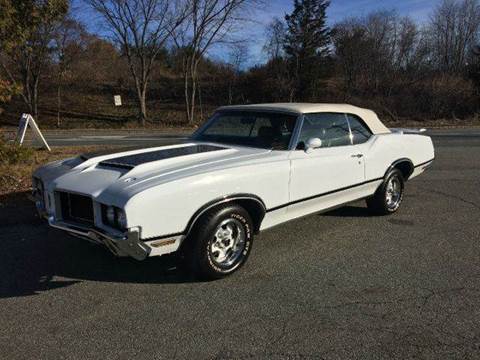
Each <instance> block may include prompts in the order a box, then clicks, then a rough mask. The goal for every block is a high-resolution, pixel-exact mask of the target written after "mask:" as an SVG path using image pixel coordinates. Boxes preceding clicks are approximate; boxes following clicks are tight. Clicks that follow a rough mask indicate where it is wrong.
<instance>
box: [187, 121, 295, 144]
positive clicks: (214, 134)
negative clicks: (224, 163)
mask: <svg viewBox="0 0 480 360" xmlns="http://www.w3.org/2000/svg"><path fill="white" fill-rule="evenodd" d="M296 121H297V116H296V115H290V114H285V113H277V112H258V111H221V112H218V113H216V114H215V115H214V116H213V118H212V119H211V120H210V121H209V122H208V123H207V125H206V126H205V127H203V128H202V129H200V130H199V132H197V134H195V135H194V137H193V138H194V140H197V141H209V142H216V143H221V144H229V145H240V146H250V147H257V148H263V149H273V150H287V149H288V145H289V144H290V139H291V137H292V134H293V129H294V128H295V123H296Z"/></svg>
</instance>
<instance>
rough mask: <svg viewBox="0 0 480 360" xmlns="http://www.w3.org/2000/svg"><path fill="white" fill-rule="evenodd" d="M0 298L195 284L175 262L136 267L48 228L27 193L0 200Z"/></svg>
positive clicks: (163, 260)
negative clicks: (94, 285) (95, 287)
mask: <svg viewBox="0 0 480 360" xmlns="http://www.w3.org/2000/svg"><path fill="white" fill-rule="evenodd" d="M0 219H2V220H1V221H0V298H8V297H17V296H28V295H35V294H38V293H39V292H42V291H48V290H52V289H58V288H62V287H68V286H70V285H73V284H76V283H78V282H81V281H82V280H94V281H106V282H128V283H156V284H158V283H186V282H197V281H198V280H196V279H194V278H193V277H192V276H190V275H189V274H188V273H187V272H185V271H184V270H183V268H182V266H180V264H181V262H180V261H179V259H178V258H177V257H176V256H173V255H171V256H162V257H155V258H149V259H146V260H145V261H136V260H134V259H130V258H117V257H115V256H113V255H112V254H111V253H110V252H108V250H106V249H105V248H103V247H102V246H98V245H95V244H91V243H89V242H88V241H85V240H82V239H77V238H74V237H71V236H70V235H68V234H65V233H63V232H62V231H59V230H55V229H51V228H49V226H48V225H47V224H46V222H45V220H43V219H41V218H39V217H38V215H37V214H36V210H35V207H34V205H33V203H31V202H30V201H29V200H28V199H27V193H14V194H9V195H6V196H0Z"/></svg>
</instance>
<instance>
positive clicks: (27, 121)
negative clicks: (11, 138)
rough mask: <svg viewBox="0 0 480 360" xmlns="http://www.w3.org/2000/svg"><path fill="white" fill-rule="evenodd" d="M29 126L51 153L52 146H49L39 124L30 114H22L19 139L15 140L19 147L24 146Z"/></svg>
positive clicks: (18, 132)
mask: <svg viewBox="0 0 480 360" xmlns="http://www.w3.org/2000/svg"><path fill="white" fill-rule="evenodd" d="M28 125H30V127H31V128H32V130H33V133H34V135H35V137H36V138H37V139H38V140H39V141H40V142H41V143H43V145H44V146H45V147H46V148H47V150H48V151H50V146H48V144H47V140H45V138H44V137H43V135H42V132H41V131H40V129H39V128H38V125H37V123H36V122H35V120H34V119H33V117H32V115H30V114H22V117H21V118H20V123H19V125H18V131H17V137H16V138H15V142H17V143H18V144H19V145H22V144H23V140H25V134H26V132H27V128H28Z"/></svg>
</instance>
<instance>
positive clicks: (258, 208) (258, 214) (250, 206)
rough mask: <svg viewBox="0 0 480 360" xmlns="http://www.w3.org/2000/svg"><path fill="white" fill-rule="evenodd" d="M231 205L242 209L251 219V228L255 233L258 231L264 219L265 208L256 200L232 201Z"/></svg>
mask: <svg viewBox="0 0 480 360" xmlns="http://www.w3.org/2000/svg"><path fill="white" fill-rule="evenodd" d="M233 203H236V204H238V205H240V206H241V207H243V208H244V209H245V210H246V211H247V212H248V213H249V214H250V217H251V218H252V221H253V228H254V229H255V233H258V232H259V231H260V226H261V225H262V221H263V218H264V217H265V207H264V206H263V205H262V204H260V203H259V202H258V201H256V200H250V199H239V200H234V201H233Z"/></svg>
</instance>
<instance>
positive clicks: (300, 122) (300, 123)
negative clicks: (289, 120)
mask: <svg viewBox="0 0 480 360" xmlns="http://www.w3.org/2000/svg"><path fill="white" fill-rule="evenodd" d="M304 120H305V115H304V114H301V115H299V116H298V117H297V122H296V124H295V128H294V129H293V134H292V137H291V138H290V144H288V150H290V151H293V150H295V149H296V148H297V144H298V139H299V138H300V132H301V131H302V128H303V122H304Z"/></svg>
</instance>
